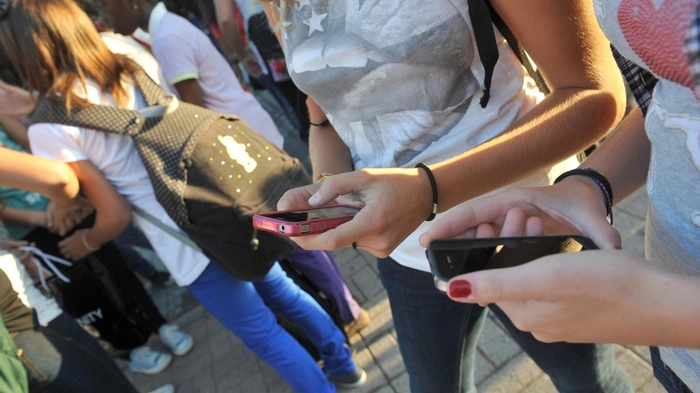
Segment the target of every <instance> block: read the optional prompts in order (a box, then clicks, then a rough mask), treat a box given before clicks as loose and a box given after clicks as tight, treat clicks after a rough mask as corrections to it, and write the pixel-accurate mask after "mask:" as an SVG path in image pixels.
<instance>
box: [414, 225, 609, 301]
mask: <svg viewBox="0 0 700 393" xmlns="http://www.w3.org/2000/svg"><path fill="white" fill-rule="evenodd" d="M597 249H598V247H597V246H596V245H595V243H593V241H592V240H591V239H589V238H587V237H585V236H578V235H557V236H523V237H493V238H491V237H490V238H480V239H436V240H433V241H432V242H430V244H428V248H427V249H426V251H425V254H426V256H427V257H428V262H430V270H431V271H432V274H433V279H434V281H435V287H436V288H437V289H438V290H440V291H442V292H445V290H446V289H447V282H448V281H449V280H450V279H451V278H452V277H455V276H458V275H460V274H465V273H471V272H475V271H477V270H484V269H497V268H505V267H511V266H517V265H522V264H523V263H527V262H530V261H533V260H535V259H537V258H540V257H543V256H545V255H551V254H558V253H562V252H577V251H581V250H597Z"/></svg>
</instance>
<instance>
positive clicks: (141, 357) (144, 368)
mask: <svg viewBox="0 0 700 393" xmlns="http://www.w3.org/2000/svg"><path fill="white" fill-rule="evenodd" d="M129 359H130V360H131V361H130V362H129V369H130V370H131V371H135V372H137V373H144V374H158V373H159V372H161V371H163V370H165V368H166V367H168V366H169V365H170V363H171V362H172V361H173V357H172V356H170V355H169V354H167V353H163V352H156V351H153V350H151V348H149V347H138V348H136V349H133V350H131V354H130V355H129Z"/></svg>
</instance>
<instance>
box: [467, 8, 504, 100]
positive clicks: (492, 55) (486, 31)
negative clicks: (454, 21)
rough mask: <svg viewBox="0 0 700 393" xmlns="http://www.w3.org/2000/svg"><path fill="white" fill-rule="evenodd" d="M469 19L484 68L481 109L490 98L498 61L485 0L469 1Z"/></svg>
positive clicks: (494, 36) (494, 38) (494, 37)
mask: <svg viewBox="0 0 700 393" xmlns="http://www.w3.org/2000/svg"><path fill="white" fill-rule="evenodd" d="M469 19H470V20H471V23H472V29H473V31H474V40H475V41H476V49H477V50H478V51H479V58H480V59H481V64H483V66H484V95H483V96H481V100H480V101H479V104H480V105H481V107H482V108H486V104H488V102H489V98H491V80H492V78H493V70H494V68H496V62H497V61H498V47H497V46H496V35H495V34H494V33H493V25H492V23H491V16H490V12H489V6H488V3H487V0H469Z"/></svg>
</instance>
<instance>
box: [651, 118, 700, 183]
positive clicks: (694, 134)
mask: <svg viewBox="0 0 700 393" xmlns="http://www.w3.org/2000/svg"><path fill="white" fill-rule="evenodd" d="M651 116H658V117H659V119H662V120H663V122H664V126H665V127H666V128H667V129H669V130H678V131H679V132H683V133H684V134H685V148H686V150H687V151H688V153H689V154H690V157H691V159H692V160H693V164H694V165H695V169H697V170H698V172H700V119H698V118H691V117H688V116H679V115H673V114H669V113H667V112H665V111H664V110H663V109H661V108H660V107H659V106H658V105H652V106H650V107H649V112H648V114H647V117H648V118H651Z"/></svg>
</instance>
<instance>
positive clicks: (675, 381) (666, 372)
mask: <svg viewBox="0 0 700 393" xmlns="http://www.w3.org/2000/svg"><path fill="white" fill-rule="evenodd" d="M649 352H651V365H652V366H653V367H654V376H655V377H656V379H657V380H658V381H659V383H660V384H661V386H663V387H664V389H666V391H668V393H693V392H692V391H691V390H690V388H689V387H688V386H686V384H685V383H683V381H682V380H681V379H680V378H678V376H677V375H676V373H674V372H673V370H671V368H670V367H668V366H667V365H666V363H664V361H663V360H661V354H660V353H659V348H658V347H650V348H649Z"/></svg>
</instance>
